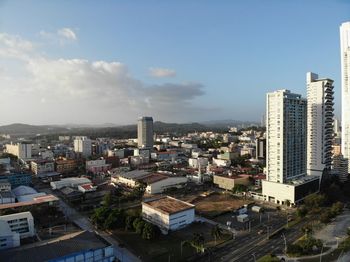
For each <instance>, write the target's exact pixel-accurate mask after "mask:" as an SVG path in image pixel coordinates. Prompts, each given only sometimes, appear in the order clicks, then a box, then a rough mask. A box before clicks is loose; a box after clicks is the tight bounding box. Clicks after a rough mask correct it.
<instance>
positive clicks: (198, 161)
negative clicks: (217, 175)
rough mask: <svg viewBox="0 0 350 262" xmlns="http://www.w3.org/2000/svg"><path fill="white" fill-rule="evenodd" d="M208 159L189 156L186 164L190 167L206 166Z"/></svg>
mask: <svg viewBox="0 0 350 262" xmlns="http://www.w3.org/2000/svg"><path fill="white" fill-rule="evenodd" d="M208 163H209V160H208V158H206V157H198V158H190V159H188V165H189V166H190V167H192V168H196V169H197V168H198V167H202V168H204V167H206V166H208Z"/></svg>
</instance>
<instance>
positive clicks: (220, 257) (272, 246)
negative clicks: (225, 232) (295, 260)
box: [199, 221, 306, 262]
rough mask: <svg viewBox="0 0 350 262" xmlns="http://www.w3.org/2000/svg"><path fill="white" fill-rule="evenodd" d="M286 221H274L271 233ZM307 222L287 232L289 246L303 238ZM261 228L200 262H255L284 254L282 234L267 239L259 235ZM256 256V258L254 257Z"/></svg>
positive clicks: (265, 236) (271, 223) (271, 224)
mask: <svg viewBox="0 0 350 262" xmlns="http://www.w3.org/2000/svg"><path fill="white" fill-rule="evenodd" d="M284 223H285V221H272V222H270V225H268V226H272V229H270V232H274V231H275V230H276V229H278V228H281V227H282V226H283V225H284ZM305 223H306V222H301V223H299V224H298V225H296V226H294V227H293V228H291V229H289V230H286V231H285V232H284V236H285V237H286V242H287V244H289V243H292V242H294V241H295V240H296V239H298V238H299V237H301V235H302V233H301V230H300V229H301V227H302V226H303V225H304V224H305ZM260 229H261V227H256V228H253V229H252V232H251V233H250V234H246V235H243V236H239V237H237V238H236V239H235V240H232V241H230V242H229V243H228V244H227V245H226V246H224V247H222V248H221V249H219V250H217V251H215V252H214V253H213V254H212V255H211V256H206V257H204V258H202V259H200V260H199V261H202V262H208V261H230V262H231V261H232V262H233V261H239V262H241V261H242V262H246V261H247V262H248V261H249V262H254V256H255V257H256V258H257V259H258V258H259V257H262V256H264V255H266V254H269V253H271V252H272V253H275V254H283V252H284V248H285V244H284V238H283V235H282V233H278V234H276V235H275V236H273V237H272V238H271V239H267V233H264V234H263V235H258V234H257V232H258V231H259V230H260ZM253 255H254V256H253Z"/></svg>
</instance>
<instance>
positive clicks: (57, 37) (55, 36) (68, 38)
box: [39, 27, 78, 46]
mask: <svg viewBox="0 0 350 262" xmlns="http://www.w3.org/2000/svg"><path fill="white" fill-rule="evenodd" d="M39 35H40V36H41V37H42V38H43V39H45V40H48V41H50V42H52V43H58V44H60V45H61V46H64V45H66V44H68V43H73V42H76V41H77V40H78V37H77V34H76V33H75V32H74V31H73V29H71V28H68V27H65V28H61V29H58V30H57V31H56V32H47V31H45V30H41V31H40V32H39Z"/></svg>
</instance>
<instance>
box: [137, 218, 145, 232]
mask: <svg viewBox="0 0 350 262" xmlns="http://www.w3.org/2000/svg"><path fill="white" fill-rule="evenodd" d="M144 226H145V222H144V221H143V220H141V221H139V222H138V223H137V224H136V228H135V231H136V233H137V234H140V235H141V234H142V231H143V228H144Z"/></svg>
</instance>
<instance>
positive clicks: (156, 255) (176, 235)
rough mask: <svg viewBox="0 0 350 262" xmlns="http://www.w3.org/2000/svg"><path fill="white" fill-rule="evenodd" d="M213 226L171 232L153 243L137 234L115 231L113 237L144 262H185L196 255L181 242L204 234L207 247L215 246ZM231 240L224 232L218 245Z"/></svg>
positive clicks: (201, 225)
mask: <svg viewBox="0 0 350 262" xmlns="http://www.w3.org/2000/svg"><path fill="white" fill-rule="evenodd" d="M212 227H213V226H212V225H209V224H205V223H204V224H200V223H199V224H197V223H195V224H192V225H190V226H188V227H186V228H184V229H182V230H179V231H175V232H170V233H169V234H168V235H161V236H160V237H159V238H158V239H153V240H151V241H149V240H145V239H142V238H141V236H140V235H138V234H137V233H135V232H130V231H124V230H115V231H113V235H114V236H115V237H116V238H117V239H118V240H120V241H121V243H123V244H125V246H126V247H127V248H130V250H132V251H133V252H134V253H135V254H136V255H138V256H140V258H141V260H142V261H147V262H148V261H159V262H162V261H169V257H170V261H184V260H185V259H186V258H187V257H189V256H192V255H194V254H195V253H196V251H195V249H194V248H193V247H190V246H186V245H184V246H183V247H182V255H181V242H183V241H186V240H190V239H192V237H193V233H202V234H203V236H204V239H205V245H204V246H205V247H206V248H207V247H213V246H215V240H214V238H213V237H212V236H211V229H212ZM230 238H231V234H228V232H227V231H225V232H224V234H223V236H222V237H221V239H218V240H217V242H216V244H217V245H218V244H221V243H222V242H224V241H227V240H228V239H230Z"/></svg>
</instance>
